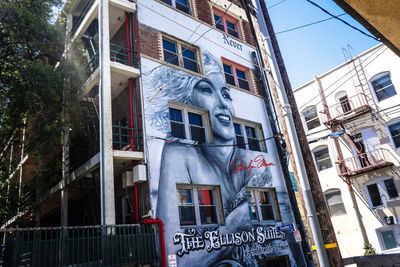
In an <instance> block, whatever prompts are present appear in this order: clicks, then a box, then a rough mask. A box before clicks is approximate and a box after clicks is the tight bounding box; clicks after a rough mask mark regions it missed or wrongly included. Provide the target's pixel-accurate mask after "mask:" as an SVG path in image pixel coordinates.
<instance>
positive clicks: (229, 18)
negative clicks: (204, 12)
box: [213, 8, 242, 39]
mask: <svg viewBox="0 0 400 267" xmlns="http://www.w3.org/2000/svg"><path fill="white" fill-rule="evenodd" d="M213 11H214V14H215V15H217V16H219V17H221V18H222V24H224V32H225V33H226V34H228V35H229V36H232V37H235V36H233V35H231V34H229V32H228V26H227V25H226V21H229V22H230V23H232V24H234V25H235V28H236V31H237V33H238V37H235V38H238V39H242V36H241V34H240V31H239V20H238V19H235V18H234V17H232V16H229V15H228V14H225V15H224V12H222V11H221V10H218V9H216V8H214V9H213ZM213 17H214V16H213ZM214 22H215V23H216V21H214ZM215 23H214V26H216V25H215Z"/></svg>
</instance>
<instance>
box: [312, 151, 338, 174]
mask: <svg viewBox="0 0 400 267" xmlns="http://www.w3.org/2000/svg"><path fill="white" fill-rule="evenodd" d="M325 148H326V149H327V150H328V155H329V160H330V161H331V166H330V167H329V168H327V169H325V170H329V169H330V168H332V167H333V162H332V157H331V153H330V149H329V146H328V145H321V146H318V147H316V148H314V149H313V150H312V155H313V159H314V163H315V168H316V169H317V172H321V171H325V170H320V169H319V168H318V161H317V157H316V156H315V153H316V152H319V151H321V150H323V149H325ZM325 159H326V158H325Z"/></svg>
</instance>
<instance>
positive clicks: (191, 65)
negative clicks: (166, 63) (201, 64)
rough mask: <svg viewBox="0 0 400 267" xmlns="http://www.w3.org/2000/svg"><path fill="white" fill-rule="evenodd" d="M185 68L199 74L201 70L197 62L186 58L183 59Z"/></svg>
mask: <svg viewBox="0 0 400 267" xmlns="http://www.w3.org/2000/svg"><path fill="white" fill-rule="evenodd" d="M183 67H184V68H185V69H188V70H191V71H194V72H199V68H198V67H197V62H196V61H192V60H189V59H186V58H183Z"/></svg>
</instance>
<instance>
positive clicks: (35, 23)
mask: <svg viewBox="0 0 400 267" xmlns="http://www.w3.org/2000/svg"><path fill="white" fill-rule="evenodd" d="M60 5H61V2H60V0H0V225H2V224H3V223H4V222H5V221H7V220H8V219H10V218H11V217H13V216H15V215H16V213H17V211H18V210H19V211H21V210H20V209H21V207H24V208H25V207H26V206H27V205H29V206H32V205H33V206H35V205H36V206H37V205H38V201H39V200H40V199H43V197H44V196H45V195H46V194H47V193H48V188H49V186H50V185H51V184H54V182H55V181H58V180H60V178H61V157H60V155H61V134H62V131H63V130H65V129H69V126H68V125H66V124H65V123H64V122H63V119H62V114H63V110H64V108H65V107H66V106H65V105H64V103H70V105H72V106H73V103H74V101H73V99H74V97H75V96H76V95H77V92H78V91H79V89H78V88H79V84H80V82H81V81H80V79H79V75H77V74H78V73H80V70H79V69H77V68H76V65H74V64H73V62H64V61H63V60H62V55H63V51H64V44H65V30H64V27H63V24H62V23H60V22H59V23H52V22H51V21H52V19H53V18H54V17H55V14H54V11H53V10H54V9H56V8H57V7H60ZM60 62H61V64H60ZM24 128H25V129H26V138H25V141H26V142H25V144H24V146H25V150H26V151H29V156H30V158H31V159H33V162H34V164H36V168H33V170H34V171H33V170H30V171H31V172H32V173H31V174H29V175H30V176H31V177H33V178H32V179H30V181H29V182H27V183H25V188H24V189H23V193H27V192H28V191H29V190H31V191H32V190H33V191H34V199H33V201H32V199H29V201H28V199H23V198H22V197H18V194H19V190H20V189H19V188H18V179H9V177H10V174H11V173H13V172H14V171H15V170H16V168H17V164H14V162H13V161H12V158H13V157H10V152H9V150H10V149H9V148H10V144H13V145H14V148H15V149H14V150H15V151H16V152H15V153H14V154H16V155H14V157H15V158H17V159H18V156H19V155H18V154H17V153H18V151H20V150H21V147H22V137H21V134H22V131H23V129H24ZM7 151H8V152H7ZM10 159H11V161H10ZM16 162H17V161H16Z"/></svg>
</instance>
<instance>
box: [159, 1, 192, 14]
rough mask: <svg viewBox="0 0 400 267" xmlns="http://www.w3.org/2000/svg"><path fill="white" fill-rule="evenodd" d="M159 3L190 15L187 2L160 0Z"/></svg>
mask: <svg viewBox="0 0 400 267" xmlns="http://www.w3.org/2000/svg"><path fill="white" fill-rule="evenodd" d="M161 1H163V2H164V3H166V4H168V5H171V6H173V7H175V8H176V9H178V10H180V11H183V12H185V13H188V14H190V7H189V1H188V0H161Z"/></svg>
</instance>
